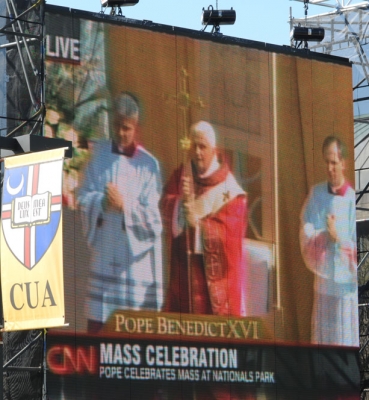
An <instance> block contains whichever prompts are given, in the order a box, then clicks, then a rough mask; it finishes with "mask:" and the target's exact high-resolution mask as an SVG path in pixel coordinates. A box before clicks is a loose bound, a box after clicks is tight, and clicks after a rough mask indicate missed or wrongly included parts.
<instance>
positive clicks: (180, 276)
mask: <svg viewBox="0 0 369 400" xmlns="http://www.w3.org/2000/svg"><path fill="white" fill-rule="evenodd" d="M191 143H192V147H191V150H190V155H191V165H189V166H188V168H187V166H184V167H183V166H182V167H181V168H180V169H179V170H177V171H175V173H174V174H173V176H172V177H171V179H170V181H169V183H168V184H167V186H166V189H165V193H164V197H163V199H162V209H163V218H164V220H165V222H166V225H167V230H168V232H169V236H170V239H169V240H170V242H171V272H170V283H169V289H168V295H167V298H166V304H165V310H166V311H172V312H186V313H194V314H215V315H243V314H244V292H243V291H244V287H245V260H244V257H243V250H242V241H243V238H244V236H245V224H246V193H245V192H244V190H243V189H242V188H241V187H240V186H239V184H238V183H237V182H236V180H235V178H234V176H233V174H232V173H231V172H230V170H229V167H228V165H227V163H226V162H225V161H224V160H222V158H221V157H219V155H218V152H217V148H216V137H215V132H214V129H213V127H212V126H211V125H210V124H209V123H208V122H205V121H200V122H198V123H196V124H194V125H193V126H192V127H191Z"/></svg>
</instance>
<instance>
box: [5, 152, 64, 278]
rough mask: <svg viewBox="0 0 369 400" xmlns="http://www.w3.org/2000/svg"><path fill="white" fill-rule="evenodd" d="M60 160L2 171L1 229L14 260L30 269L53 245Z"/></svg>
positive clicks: (58, 216)
mask: <svg viewBox="0 0 369 400" xmlns="http://www.w3.org/2000/svg"><path fill="white" fill-rule="evenodd" d="M62 172H63V161H62V160H52V161H48V162H41V163H35V164H31V165H25V166H18V167H12V168H5V173H4V184H3V202H2V210H1V211H2V213H1V215H2V230H3V235H4V238H5V241H6V243H7V246H8V248H9V249H10V251H11V252H12V254H13V255H14V257H15V258H16V259H17V260H18V261H19V262H20V263H21V264H23V265H24V267H26V268H27V269H29V270H31V269H32V268H34V267H35V266H36V265H37V263H38V262H39V261H40V260H41V259H42V257H43V256H44V255H45V253H46V252H47V250H48V249H49V247H50V245H51V244H52V242H53V240H54V238H55V235H56V232H57V230H58V227H59V224H60V221H61V210H62Z"/></svg>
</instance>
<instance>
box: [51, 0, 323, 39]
mask: <svg viewBox="0 0 369 400" xmlns="http://www.w3.org/2000/svg"><path fill="white" fill-rule="evenodd" d="M46 3H47V4H52V5H57V6H63V7H68V8H69V7H70V8H74V9H78V10H86V11H91V12H100V11H101V1H100V0H47V1H46ZM217 3H218V9H220V10H226V9H230V8H231V7H233V9H234V10H236V23H235V24H234V25H231V26H221V30H220V31H221V33H223V35H227V36H233V37H238V38H243V39H249V40H256V41H260V42H267V43H272V44H278V45H289V44H290V39H289V38H290V26H289V16H290V7H292V15H293V16H294V17H295V18H302V17H304V6H303V3H299V2H297V1H290V0H218V1H217V0H140V1H139V3H138V4H137V5H136V6H132V7H123V8H122V10H123V14H124V15H125V16H126V17H127V18H133V19H138V20H144V19H145V20H150V21H153V22H156V23H160V24H165V25H171V26H178V27H183V28H189V29H194V30H201V29H203V26H202V25H201V15H202V9H203V8H205V9H207V8H208V7H209V6H210V5H212V6H213V7H214V8H216V6H217ZM325 11H326V9H323V10H322V7H317V6H313V5H310V7H309V15H315V14H318V13H321V12H325ZM105 12H106V13H110V9H106V11H105ZM207 31H208V32H210V31H211V28H210V27H208V28H207Z"/></svg>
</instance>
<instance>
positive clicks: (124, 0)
mask: <svg viewBox="0 0 369 400" xmlns="http://www.w3.org/2000/svg"><path fill="white" fill-rule="evenodd" d="M139 1H140V0H101V7H126V6H135V5H136V4H137V3H138V2H139Z"/></svg>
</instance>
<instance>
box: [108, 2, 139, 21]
mask: <svg viewBox="0 0 369 400" xmlns="http://www.w3.org/2000/svg"><path fill="white" fill-rule="evenodd" d="M139 1H140V0H101V13H103V14H104V12H105V10H106V8H107V7H111V11H110V15H119V16H121V17H124V15H123V12H122V8H121V7H127V6H135V5H136V4H137V3H138V2H139Z"/></svg>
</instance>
